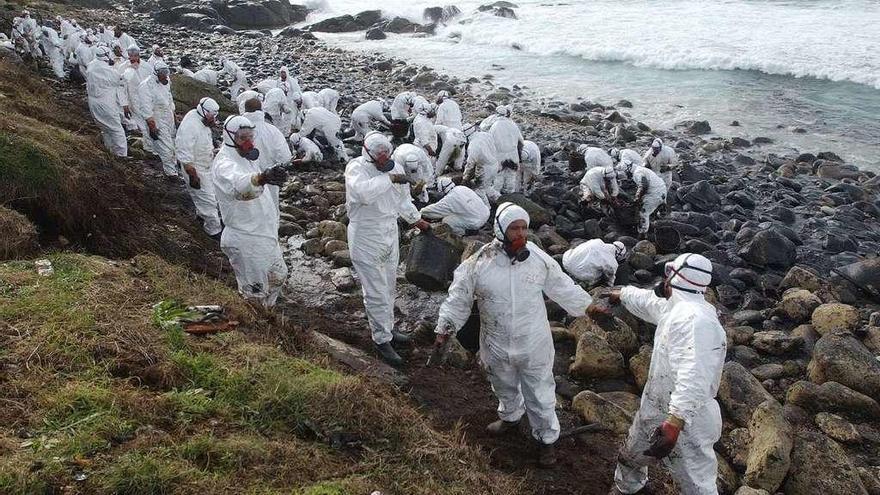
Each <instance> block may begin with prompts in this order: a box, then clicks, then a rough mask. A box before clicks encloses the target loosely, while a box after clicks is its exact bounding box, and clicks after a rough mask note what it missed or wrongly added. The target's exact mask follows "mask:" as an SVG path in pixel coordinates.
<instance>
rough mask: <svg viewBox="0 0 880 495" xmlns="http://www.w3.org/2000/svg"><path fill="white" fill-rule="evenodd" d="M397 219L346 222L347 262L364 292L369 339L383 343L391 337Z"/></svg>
mask: <svg viewBox="0 0 880 495" xmlns="http://www.w3.org/2000/svg"><path fill="white" fill-rule="evenodd" d="M397 236H398V233H397V222H396V221H390V222H385V223H384V224H380V225H357V224H355V223H354V222H352V223H350V224H349V227H348V239H349V247H350V249H351V263H352V265H353V266H354V269H355V271H356V272H357V274H358V279H359V280H360V282H361V289H362V290H363V295H364V311H365V312H366V313H367V321H368V322H369V324H370V332H371V334H372V337H373V342H375V343H376V344H384V343H386V342H390V341H391V338H392V334H391V330H392V329H394V300H395V298H396V295H397V263H398V261H399V257H400V253H399V251H398V245H397V242H398V241H397Z"/></svg>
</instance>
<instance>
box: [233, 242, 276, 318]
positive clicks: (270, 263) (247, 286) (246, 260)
mask: <svg viewBox="0 0 880 495" xmlns="http://www.w3.org/2000/svg"><path fill="white" fill-rule="evenodd" d="M220 249H221V250H222V251H223V253H224V254H226V256H227V257H228V258H229V264H231V265H232V269H233V270H234V271H235V280H236V281H237V282H238V291H239V292H240V293H241V295H242V296H244V298H245V299H250V300H253V301H255V302H258V303H260V304H262V305H263V306H265V307H267V308H269V307H272V306H274V305H275V301H276V300H277V299H278V296H279V295H280V294H281V289H282V288H283V287H284V283H285V282H286V281H287V264H286V263H285V262H284V257H283V255H282V254H281V246H280V245H279V244H278V240H277V239H270V238H268V237H260V236H251V235H246V234H239V233H231V232H229V231H228V230H225V231H224V232H223V237H222V238H221V239H220Z"/></svg>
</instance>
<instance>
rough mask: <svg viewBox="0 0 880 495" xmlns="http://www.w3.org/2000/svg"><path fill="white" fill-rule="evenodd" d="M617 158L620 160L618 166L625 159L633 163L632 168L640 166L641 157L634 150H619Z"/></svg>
mask: <svg viewBox="0 0 880 495" xmlns="http://www.w3.org/2000/svg"><path fill="white" fill-rule="evenodd" d="M619 158H620V159H619V160H618V162H617V165H618V166H619V165H620V164H621V163H623V162H624V161H625V160H627V159H629V160H631V161H632V163H633V166H635V167H641V166H642V155H640V154H639V152H638V151H636V150H631V149H629V148H625V149H622V150H620V156H619Z"/></svg>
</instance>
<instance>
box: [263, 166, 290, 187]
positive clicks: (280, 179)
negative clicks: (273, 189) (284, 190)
mask: <svg viewBox="0 0 880 495" xmlns="http://www.w3.org/2000/svg"><path fill="white" fill-rule="evenodd" d="M261 175H262V176H263V183H264V184H272V185H273V186H283V185H284V182H285V181H286V180H287V170H285V169H284V167H282V166H281V165H275V166H274V167H272V168H270V169H267V170H266V171H265V172H263V173H262V174H261Z"/></svg>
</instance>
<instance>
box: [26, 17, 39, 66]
mask: <svg viewBox="0 0 880 495" xmlns="http://www.w3.org/2000/svg"><path fill="white" fill-rule="evenodd" d="M21 32H22V34H23V35H24V38H25V39H26V40H27V42H28V46H29V47H30V51H31V56H32V57H34V58H39V57H40V56H41V53H40V28H39V27H38V26H37V20H36V19H34V18H33V17H31V16H30V14H25V15H24V17H23V18H22V20H21Z"/></svg>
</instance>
